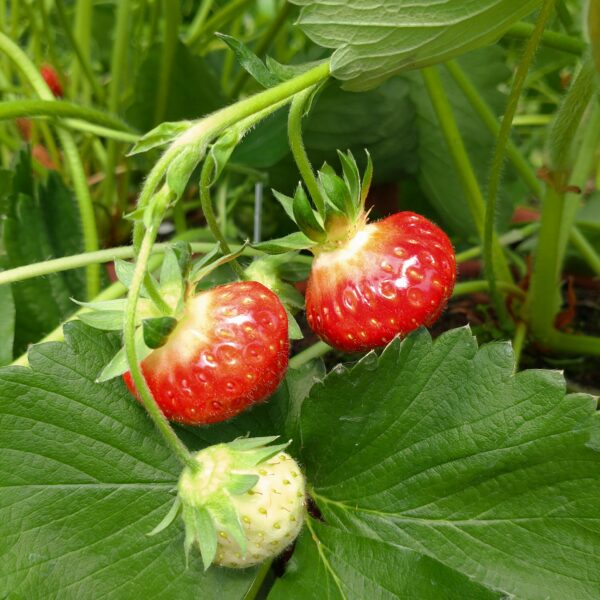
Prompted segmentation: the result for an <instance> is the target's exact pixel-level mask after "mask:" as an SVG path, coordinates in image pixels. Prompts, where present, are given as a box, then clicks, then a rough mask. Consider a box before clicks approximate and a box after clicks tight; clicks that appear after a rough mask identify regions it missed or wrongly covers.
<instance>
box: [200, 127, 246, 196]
mask: <svg viewBox="0 0 600 600" xmlns="http://www.w3.org/2000/svg"><path fill="white" fill-rule="evenodd" d="M241 137H242V136H241V132H240V130H239V129H238V128H235V127H234V128H232V129H229V130H228V131H227V132H226V133H224V134H223V135H222V136H221V137H220V138H219V139H218V140H217V141H216V142H215V143H214V144H212V146H211V147H210V150H209V152H208V156H207V157H206V160H207V161H208V160H210V161H211V162H212V175H211V179H210V182H209V185H213V184H214V183H215V182H216V181H217V179H219V176H220V175H221V173H222V172H223V169H224V168H225V166H226V165H227V163H228V162H229V158H230V157H231V154H232V152H233V151H234V150H235V147H236V146H237V145H238V143H239V141H240V139H241Z"/></svg>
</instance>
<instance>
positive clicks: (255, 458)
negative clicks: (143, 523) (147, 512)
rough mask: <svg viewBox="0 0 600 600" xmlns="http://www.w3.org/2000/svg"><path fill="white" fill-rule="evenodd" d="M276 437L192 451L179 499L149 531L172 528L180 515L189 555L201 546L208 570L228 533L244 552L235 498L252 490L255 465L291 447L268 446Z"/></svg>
mask: <svg viewBox="0 0 600 600" xmlns="http://www.w3.org/2000/svg"><path fill="white" fill-rule="evenodd" d="M276 439H277V436H274V437H262V438H239V439H237V440H234V441H233V442H230V443H229V444H218V445H216V446H210V447H209V448H205V449H204V450H201V451H200V452H197V453H196V454H194V456H193V459H194V463H195V464H194V466H188V467H185V468H184V470H183V471H182V473H181V476H180V478H179V483H178V485H177V499H176V500H175V503H174V504H173V506H172V507H171V510H170V511H169V513H168V514H167V515H166V517H165V518H164V519H163V521H162V522H161V523H159V525H158V526H157V527H156V528H155V529H154V530H153V531H152V532H151V533H150V535H156V534H157V533H159V532H160V531H162V530H163V529H165V528H166V527H168V526H169V525H170V524H171V523H172V522H173V521H174V520H175V518H176V517H177V516H178V514H180V513H181V517H182V519H183V522H184V525H185V541H184V548H185V553H186V558H188V559H189V553H190V551H191V549H192V548H193V547H194V546H197V547H198V548H199V550H200V554H201V556H202V561H203V563H204V568H205V570H206V569H208V568H209V567H210V565H211V564H212V563H213V561H214V560H215V556H216V552H217V546H218V536H221V537H226V536H230V537H231V538H232V539H233V540H235V542H236V543H237V545H238V546H239V548H240V551H241V553H242V554H243V555H245V553H246V550H247V548H246V535H245V533H244V529H243V526H242V522H241V516H240V515H239V514H238V511H237V509H236V506H235V502H234V500H233V498H234V497H235V496H240V495H242V494H246V493H248V492H249V491H250V490H251V489H252V488H253V487H254V486H255V485H256V483H257V482H258V479H259V476H258V475H257V474H256V473H255V470H256V469H255V468H256V467H259V466H260V465H261V464H263V463H265V462H266V461H268V460H269V459H271V458H272V457H273V456H275V455H276V454H277V453H278V452H281V451H282V450H283V449H284V448H285V447H286V446H287V444H278V445H275V446H267V444H269V443H271V442H273V441H274V440H276Z"/></svg>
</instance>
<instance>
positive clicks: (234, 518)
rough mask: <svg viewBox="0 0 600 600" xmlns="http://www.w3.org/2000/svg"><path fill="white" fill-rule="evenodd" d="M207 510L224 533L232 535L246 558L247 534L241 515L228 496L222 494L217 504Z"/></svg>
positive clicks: (213, 503) (212, 504)
mask: <svg viewBox="0 0 600 600" xmlns="http://www.w3.org/2000/svg"><path fill="white" fill-rule="evenodd" d="M207 509H208V511H209V512H210V516H211V517H212V518H213V520H214V521H215V522H216V524H217V525H218V526H219V527H220V528H222V531H223V533H225V534H228V535H230V536H231V537H232V538H233V539H234V540H235V541H236V543H237V545H238V546H239V547H240V551H241V553H242V555H244V556H245V555H246V548H247V544H246V534H245V533H244V528H243V526H242V522H241V521H240V515H239V514H238V513H237V511H236V509H235V508H234V506H233V504H232V503H231V502H230V501H228V497H227V494H222V496H221V497H220V498H218V499H216V500H215V502H211V504H210V505H209V506H207Z"/></svg>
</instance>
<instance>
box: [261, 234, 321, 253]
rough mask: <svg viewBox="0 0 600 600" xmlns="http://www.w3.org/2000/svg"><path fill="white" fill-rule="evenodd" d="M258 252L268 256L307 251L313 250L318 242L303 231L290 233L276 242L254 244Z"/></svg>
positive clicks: (268, 241)
mask: <svg viewBox="0 0 600 600" xmlns="http://www.w3.org/2000/svg"><path fill="white" fill-rule="evenodd" d="M252 245H253V247H254V248H256V249H257V250H262V251H263V252H266V253H267V254H282V253H284V252H289V251H290V250H305V249H307V248H312V247H313V246H315V245H316V242H314V241H313V240H311V239H310V238H308V237H306V236H305V235H304V234H303V233H302V232H301V231H296V232H294V233H290V234H289V235H286V236H284V237H281V238H277V239H275V240H267V241H266V242H260V243H258V244H252Z"/></svg>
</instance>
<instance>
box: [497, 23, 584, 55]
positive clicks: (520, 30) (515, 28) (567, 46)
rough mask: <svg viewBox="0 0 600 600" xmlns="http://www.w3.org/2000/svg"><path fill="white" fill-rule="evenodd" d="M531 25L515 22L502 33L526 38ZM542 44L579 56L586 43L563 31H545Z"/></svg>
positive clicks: (530, 30) (531, 30)
mask: <svg viewBox="0 0 600 600" xmlns="http://www.w3.org/2000/svg"><path fill="white" fill-rule="evenodd" d="M533 27H534V26H533V24H532V23H523V22H519V23H515V24H514V25H512V26H511V27H510V29H508V31H507V32H506V33H505V34H504V35H505V37H509V38H517V39H521V40H522V39H525V40H527V39H529V38H530V37H531V34H532V33H533ZM542 46H546V47H547V48H554V49H555V50H562V51H563V52H568V53H569V54H575V55H576V56H581V55H582V54H583V53H584V52H585V50H586V46H587V44H586V43H585V42H584V41H582V40H580V39H579V38H575V37H571V36H569V35H565V34H564V33H558V32H556V31H545V32H544V34H543V35H542Z"/></svg>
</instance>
